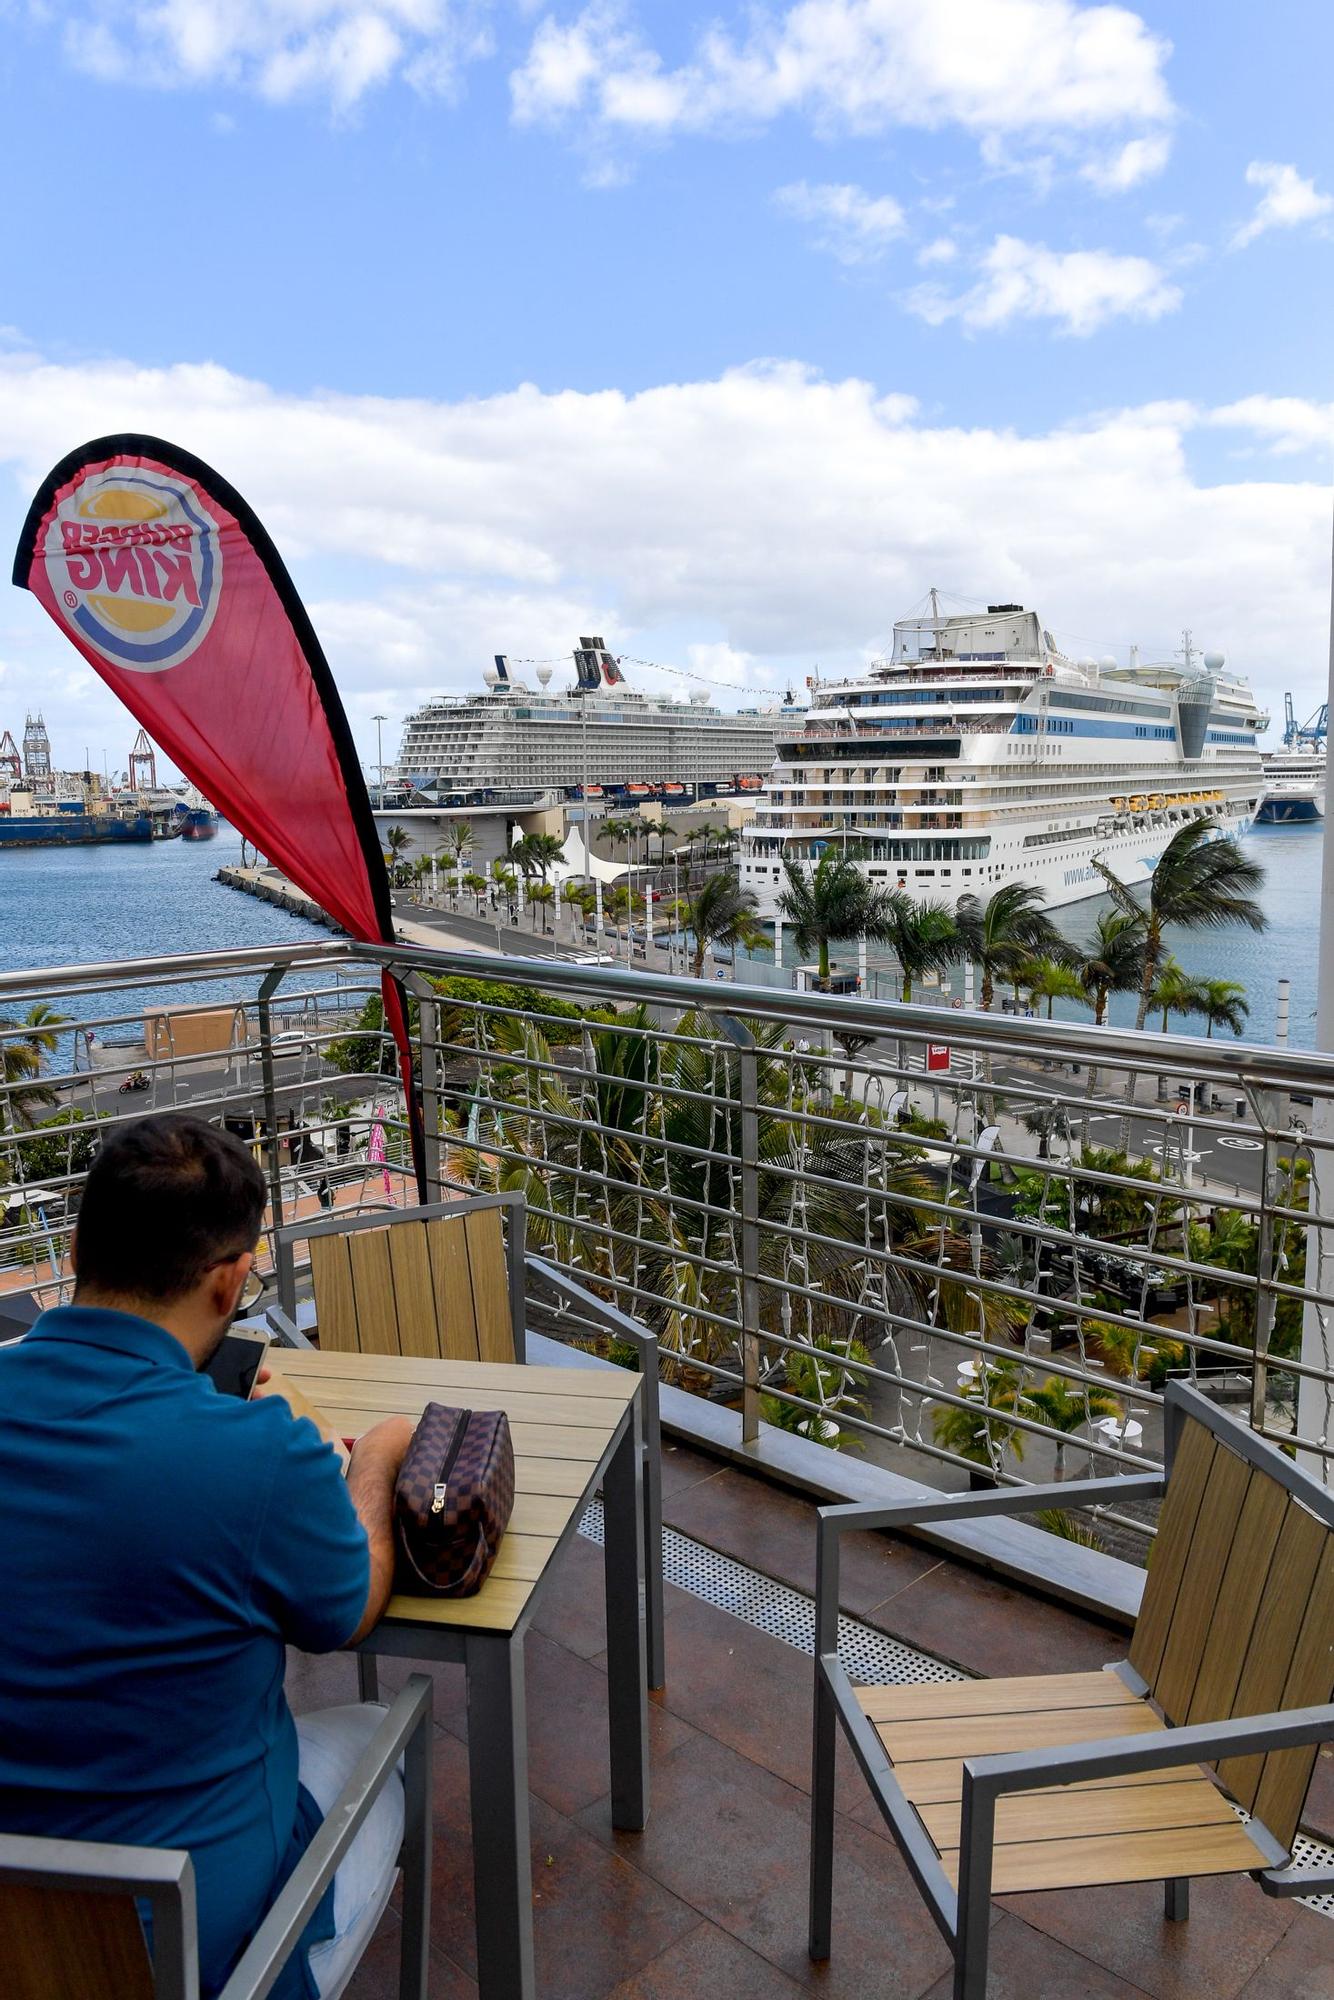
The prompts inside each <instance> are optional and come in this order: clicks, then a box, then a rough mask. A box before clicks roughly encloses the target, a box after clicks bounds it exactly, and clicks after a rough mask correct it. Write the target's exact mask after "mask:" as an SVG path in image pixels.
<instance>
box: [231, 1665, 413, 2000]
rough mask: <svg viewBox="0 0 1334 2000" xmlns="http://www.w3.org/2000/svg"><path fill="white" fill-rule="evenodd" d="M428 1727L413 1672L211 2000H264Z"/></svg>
mask: <svg viewBox="0 0 1334 2000" xmlns="http://www.w3.org/2000/svg"><path fill="white" fill-rule="evenodd" d="M430 1728H431V1683H430V1680H429V1679H428V1678H427V1676H426V1675H425V1674H413V1676H412V1678H411V1679H410V1680H409V1682H408V1684H407V1686H406V1687H405V1688H404V1689H403V1692H402V1694H400V1695H399V1697H398V1699H397V1700H396V1701H395V1703H394V1705H393V1707H392V1708H391V1709H390V1710H389V1712H388V1713H387V1715H386V1716H385V1719H384V1721H383V1722H382V1723H381V1724H380V1726H379V1728H378V1729H377V1730H376V1732H375V1734H374V1736H372V1738H371V1740H370V1742H369V1743H368V1744H367V1745H366V1748H365V1749H364V1750H363V1752H362V1754H361V1756H360V1757H359V1758H358V1759H357V1762H356V1766H355V1768H354V1769H353V1771H352V1775H351V1776H350V1777H349V1779H348V1781H347V1783H346V1784H345V1785H344V1787H343V1789H342V1791H341V1792H340V1793H339V1794H338V1797H337V1798H336V1799H335V1800H334V1802H333V1804H332V1806H331V1807H330V1808H329V1811H328V1813H327V1814H326V1815H325V1817H324V1819H323V1821H322V1822H321V1824H320V1826H319V1828H318V1830H317V1832H316V1834H315V1836H314V1838H313V1840H312V1841H311V1843H310V1846H309V1847H308V1848H307V1849H306V1851H305V1853H304V1854H303V1855H302V1857H301V1859H300V1861H299V1862H298V1863H297V1865H296V1867H295V1868H294V1869H293V1870H292V1873H291V1874H290V1875H289V1876H288V1878H287V1881H286V1882H285V1884H284V1885H283V1888H282V1890H281V1892H280V1894H279V1896H278V1898H277V1900H276V1902H275V1903H274V1905H273V1907H272V1909H271V1910H270V1911H269V1913H268V1915H267V1916H266V1917H265V1919H264V1921H263V1923H262V1924H261V1925H260V1927H259V1929H258V1930H257V1931H256V1932H255V1935H254V1937H253V1938H252V1939H251V1940H250V1943H249V1944H248V1945H247V1946H246V1949H245V1951H244V1952H243V1953H242V1955H241V1958H240V1960H239V1961H238V1963H237V1966H236V1969H235V1971H234V1972H233V1973H232V1976H231V1978H230V1979H229V1980H228V1981H227V1984H226V1985H225V1986H224V1987H223V1988H222V1990H221V1992H220V1993H219V1995H218V2000H264V1995H265V1994H266V1993H268V1992H269V1991H270V1989H271V1988H272V1986H273V1983H274V1981H275V1980H276V1979H277V1977H278V1975H279V1973H280V1972H281V1971H282V1968H283V1966H284V1964H285V1963H286V1961H287V1959H288V1958H289V1957H290V1956H291V1953H292V1951H293V1949H294V1948H295V1946H296V1943H297V1940H298V1939H299V1938H300V1936H301V1933H302V1931H303V1930H304V1929H305V1928H306V1925H307V1924H308V1923H309V1922H310V1919H311V1917H312V1916H313V1914H314V1912H315V1908H316V1905H317V1904H318V1903H319V1900H320V1897H321V1896H322V1895H323V1894H324V1891H325V1889H326V1888H327V1887H328V1885H329V1883H330V1882H331V1881H332V1879H333V1876H334V1873H335V1870H336V1869H337V1867H338V1865H339V1863H340V1862H341V1861H342V1860H343V1858H344V1856H345V1855H346V1853H347V1851H348V1848H349V1847H350V1846H351V1845H352V1842H353V1841H354V1840H355V1838H356V1836H357V1834H358V1833H359V1832H360V1830H361V1826H362V1823H363V1821H364V1820H365V1818H366V1815H367V1813H368V1812H369V1811H370V1809H371V1807H372V1806H373V1805H374V1803H375V1800H376V1798H377V1797H378V1796H379V1794H380V1792H381V1791H382V1790H383V1789H384V1786H385V1784H386V1782H387V1780H388V1778H389V1776H390V1773H391V1772H392V1771H393V1770H394V1769H395V1767H396V1765H397V1763H398V1760H399V1758H400V1757H401V1756H402V1754H403V1752H404V1750H405V1748H406V1746H407V1744H408V1743H409V1741H410V1740H411V1739H412V1738H413V1737H414V1736H416V1734H417V1732H418V1731H419V1730H425V1731H427V1732H428V1733H429V1731H430Z"/></svg>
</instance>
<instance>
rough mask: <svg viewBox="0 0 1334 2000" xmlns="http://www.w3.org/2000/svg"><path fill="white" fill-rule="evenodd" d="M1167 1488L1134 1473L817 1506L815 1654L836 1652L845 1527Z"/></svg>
mask: <svg viewBox="0 0 1334 2000" xmlns="http://www.w3.org/2000/svg"><path fill="white" fill-rule="evenodd" d="M1166 1489H1167V1475H1166V1473H1164V1472H1136V1473H1131V1474H1129V1475H1127V1477H1125V1478H1124V1479H1118V1478H1115V1477H1113V1478H1108V1479H1068V1480H1063V1481H1062V1482H1061V1483H1060V1484H1059V1485H1054V1486H1004V1487H998V1488H997V1489H996V1490H995V1491H994V1492H991V1493H946V1494H941V1495H939V1496H937V1495H934V1494H922V1495H920V1496H919V1497H917V1498H916V1499H913V1500H902V1501H900V1502H898V1504H897V1505H896V1506H893V1507H878V1506H877V1505H876V1504H875V1502H874V1501H866V1500H858V1501H853V1502H851V1503H849V1504H846V1505H842V1506H837V1507H821V1508H820V1510H819V1527H818V1529H817V1530H816V1533H817V1537H818V1541H817V1551H816V1565H815V1630H816V1646H815V1650H816V1652H817V1653H828V1652H832V1651H834V1650H835V1649H836V1646H837V1634H838V1538H839V1536H840V1535H842V1534H845V1533H846V1532H847V1531H848V1529H849V1528H865V1529H871V1528H926V1527H930V1526H931V1525H932V1523H933V1522H936V1521H969V1520H975V1519H977V1518H979V1517H980V1516H983V1515H987V1514H1033V1513H1037V1512H1038V1511H1039V1510H1040V1509H1041V1508H1043V1507H1060V1508H1063V1509H1069V1508H1072V1507H1096V1506H1098V1505H1100V1504H1101V1503H1102V1502H1103V1501H1106V1500H1111V1499H1117V1500H1151V1499H1157V1498H1158V1497H1159V1496H1160V1495H1161V1494H1162V1493H1164V1492H1165V1491H1166Z"/></svg>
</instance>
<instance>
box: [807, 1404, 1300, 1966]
mask: <svg viewBox="0 0 1334 2000" xmlns="http://www.w3.org/2000/svg"><path fill="white" fill-rule="evenodd" d="M1166 1418H1167V1440H1166V1462H1167V1469H1166V1471H1165V1472H1164V1473H1162V1474H1147V1475H1144V1476H1140V1475H1136V1476H1134V1477H1129V1478H1123V1479H1121V1478H1117V1479H1098V1480H1084V1481H1078V1482H1076V1481H1070V1482H1067V1483H1066V1484H1063V1485H1059V1486H1050V1487H1045V1488H1044V1487H1037V1488H1035V1487H1028V1488H1008V1489H1006V1490H1004V1491H1000V1492H995V1493H979V1494H970V1495H967V1496H960V1497H958V1498H954V1497H951V1498H942V1499H940V1500H927V1501H919V1502H916V1503H913V1504H910V1505H907V1506H902V1507H887V1508H885V1507H874V1506H871V1507H867V1506H860V1505H858V1506H850V1507H827V1508H823V1509H822V1510H821V1515H820V1529H819V1564H818V1580H817V1589H816V1671H815V1750H814V1774H813V1782H812V1846H811V1911H810V1954H811V1957H812V1958H813V1959H816V1960H820V1959H825V1958H827V1957H828V1956H829V1951H830V1926H831V1903H832V1883H833V1873H832V1871H833V1833H834V1752H835V1745H836V1731H837V1728H838V1726H839V1725H841V1726H842V1728H843V1730H844V1732H845V1734H846V1735H847V1737H848V1739H849V1741H850V1743H851V1745H852V1748H853V1752H854V1754H855V1756H856V1758H857V1761H858V1763H859V1764H860V1766H861V1769H862V1771H863V1773H864V1775H865V1777H866V1779H867V1782H868V1783H869V1785H870V1787H871V1790H872V1793H873V1794H874V1796H875V1800H876V1803H877V1805H878V1806H879V1808H880V1811H881V1812H882V1814H883V1815H884V1817H885V1819H886V1821H887V1822H888V1824H889V1827H890V1830H891V1831H892V1833H893V1834H894V1837H895V1839H896V1840H897V1842H898V1844H899V1847H900V1848H901V1850H902V1852H903V1855H904V1857H905V1859H906V1861H907V1863H908V1866H909V1868H910V1869H911V1871H912V1874H913V1876H914V1878H915V1880H916V1882H917V1886H918V1888H919V1890H920V1891H921V1894H922V1896H923V1897H924V1898H925V1900H926V1902H927V1904H928V1906H929V1908H930V1910H931V1913H932V1915H933V1917H934V1918H935V1921H936V1923H937V1924H938V1925H939V1927H940V1929H941V1931H942V1933H943V1934H944V1936H945V1938H946V1940H947V1942H948V1943H949V1944H950V1946H951V1948H952V1950H953V1953H954V1964H955V1974H954V1993H955V2000H983V1996H984V1994H985V1992H986V1982H987V1945H988V1929H989V1925H990V1921H991V1909H990V1898H991V1896H992V1895H993V1894H996V1895H1006V1894H1010V1893H1013V1892H1015V1891H1019V1890H1029V1889H1074V1888H1081V1887H1088V1886H1092V1885H1094V1884H1103V1883H1114V1882H1142V1881H1154V1880H1158V1879H1161V1880H1162V1881H1163V1882H1164V1883H1165V1886H1166V1915H1167V1916H1168V1917H1169V1918H1172V1919H1177V1920H1181V1919H1184V1918H1185V1917H1186V1916H1187V1914H1188V1890H1189V1880H1190V1877H1191V1876H1192V1875H1220V1874H1233V1873H1238V1872H1241V1873H1247V1874H1250V1875H1253V1876H1254V1877H1255V1878H1256V1879H1257V1880H1258V1881H1259V1883H1260V1886H1261V1887H1262V1888H1263V1889H1264V1890H1265V1891H1266V1892H1267V1893H1268V1894H1270V1895H1273V1896H1293V1895H1309V1894H1312V1893H1316V1892H1318V1891H1320V1890H1322V1889H1328V1888H1331V1887H1334V1871H1331V1872H1328V1873H1321V1872H1317V1871H1313V1870H1306V1871H1303V1870H1301V1869H1298V1868H1295V1867H1293V1866H1292V1865H1291V1855H1292V1846H1293V1839H1294V1836H1295V1834H1296V1831H1297V1826H1298V1821H1299V1818H1300V1815H1301V1812H1302V1808H1303V1806H1304V1804H1305V1801H1306V1792H1307V1787H1308V1785H1309V1783H1310V1778H1311V1772H1312V1770H1313V1768H1314V1765H1315V1758H1316V1752H1317V1746H1318V1745H1319V1743H1321V1742H1322V1741H1325V1740H1327V1739H1330V1738H1334V1705H1331V1704H1332V1703H1334V1493H1331V1492H1330V1491H1329V1490H1328V1489H1327V1488H1325V1487H1322V1486H1319V1485H1317V1484H1316V1483H1315V1481H1314V1480H1312V1479H1310V1478H1308V1477H1307V1476H1306V1474H1305V1473H1303V1472H1302V1471H1300V1470H1299V1469H1298V1468H1297V1466H1295V1465H1294V1464H1293V1463H1292V1461H1291V1460H1289V1459H1288V1458H1286V1457H1285V1456H1284V1455H1283V1454H1282V1453H1281V1452H1279V1451H1276V1450H1275V1449H1274V1447H1273V1446H1272V1445H1269V1444H1267V1443H1266V1442H1265V1441H1264V1440H1262V1439H1260V1438H1257V1437H1256V1436H1255V1435H1254V1433H1253V1432H1251V1431H1250V1430H1248V1429H1247V1428H1246V1427H1245V1426H1244V1425H1241V1424H1239V1423H1237V1422H1236V1420H1235V1419H1234V1418H1232V1417H1230V1416H1227V1415H1225V1414H1224V1413H1223V1412H1222V1411H1221V1410H1219V1409H1218V1408H1216V1407H1215V1405H1214V1404H1212V1403H1211V1402H1209V1401H1208V1400H1207V1399H1206V1398H1205V1397H1204V1396H1202V1395H1201V1394H1199V1392H1198V1391H1197V1390H1194V1389H1191V1388H1188V1387H1187V1386H1186V1385H1185V1384H1183V1383H1172V1384H1170V1385H1169V1387H1168V1390H1167V1396H1166ZM1146 1495H1165V1497H1164V1498H1163V1505H1162V1510H1161V1514H1160V1518H1159V1527H1158V1536H1157V1540H1156V1542H1155V1544H1154V1550H1153V1559H1152V1561H1151V1563H1150V1565H1149V1570H1148V1575H1147V1578H1146V1580H1145V1586H1144V1596H1143V1600H1142V1604H1141V1608H1140V1614H1139V1619H1138V1622H1137V1624H1136V1626H1135V1634H1134V1638H1133V1640H1132V1642H1131V1646H1130V1651H1129V1655H1128V1657H1127V1658H1126V1659H1125V1660H1122V1661H1119V1662H1118V1663H1116V1664H1115V1665H1112V1666H1109V1667H1107V1668H1104V1669H1103V1670H1102V1671H1101V1672H1096V1673H1073V1674H1051V1675H1036V1676H1023V1677H1021V1678H1018V1679H1014V1680H994V1681H986V1680H970V1681H960V1682H957V1683H954V1684H952V1685H949V1686H938V1685H933V1686H921V1687H906V1688H905V1687H854V1686H853V1685H852V1683H851V1681H850V1680H849V1678H848V1676H847V1674H846V1673H845V1671H844V1670H843V1668H842V1667H841V1666H840V1664H839V1659H838V1538H839V1536H840V1535H841V1534H843V1533H845V1532H846V1531H847V1530H848V1529H850V1528H857V1529H866V1528H905V1527H912V1526H917V1527H924V1526H928V1525H930V1524H931V1523H933V1522H937V1521H951V1520H967V1519H972V1518H973V1517H975V1516H977V1515H979V1514H1014V1513H1024V1514H1029V1513H1032V1512H1033V1511H1034V1510H1035V1509H1036V1508H1040V1507H1049V1506H1057V1505H1059V1506H1061V1507H1063V1508H1070V1507H1078V1506H1089V1505H1092V1504H1095V1503H1097V1502H1100V1501H1106V1500H1108V1499H1113V1498H1114V1499H1116V1500H1118V1501H1124V1500H1127V1499H1130V1498H1132V1497H1135V1496H1139V1497H1143V1496H1146ZM1237 1807H1240V1808H1242V1810H1243V1811H1244V1813H1245V1814H1246V1815H1247V1817H1246V1818H1244V1819H1243V1818H1242V1817H1241V1815H1240V1814H1239V1813H1238V1811H1237V1810H1236V1809H1235V1808H1237Z"/></svg>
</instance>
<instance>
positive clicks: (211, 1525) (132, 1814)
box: [0, 1306, 370, 2000]
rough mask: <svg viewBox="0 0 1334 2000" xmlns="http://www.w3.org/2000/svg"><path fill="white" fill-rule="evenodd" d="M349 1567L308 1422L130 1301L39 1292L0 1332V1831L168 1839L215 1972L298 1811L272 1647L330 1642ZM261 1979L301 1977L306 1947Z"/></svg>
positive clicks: (343, 1519)
mask: <svg viewBox="0 0 1334 2000" xmlns="http://www.w3.org/2000/svg"><path fill="white" fill-rule="evenodd" d="M369 1582H370V1555H369V1550H368V1547H367V1543H366V1536H365V1532H364V1530H363V1529H362V1527H361V1524H360V1522H359V1521H358V1519H357V1516H356V1512H355V1510H354V1509H353V1506H352V1503H351V1500H350V1499H349V1497H348V1493H347V1488H346V1486H345V1484H344V1482H343V1479H342V1476H341V1474H340V1471H339V1466H338V1461H337V1458H336V1457H335V1455H334V1453H333V1452H332V1451H331V1450H330V1448H329V1447H328V1445H327V1444H325V1443H324V1441H323V1440H322V1439H321V1437H320V1435H319V1433H318V1432H317V1430H316V1429H315V1426H314V1425H313V1424H312V1423H310V1422H308V1421H307V1420H306V1419H304V1418H296V1419H294V1418H293V1417H292V1415H291V1413H290V1411H289V1410H288V1408H287V1406H286V1405H285V1404H284V1403H282V1402H280V1401H279V1400H278V1399H277V1398H276V1397H273V1398H262V1399H260V1400H259V1401H257V1402H254V1403H243V1402H241V1401H240V1400H239V1399H238V1398H236V1397H234V1396H224V1395H221V1394H220V1393H219V1392H218V1391H217V1390H216V1389H215V1388H214V1386H213V1384H212V1382H211V1381H210V1380H209V1379H208V1377H207V1376H206V1375H197V1374H196V1373H195V1370H194V1366H193V1364H192V1362H191V1360H190V1357H189V1355H188V1354H187V1353H186V1350H185V1349H184V1347H182V1346H181V1344H180V1342H179V1341H177V1340H176V1339H174V1338H173V1336H172V1335H171V1334H169V1333H167V1332H165V1331H164V1329H163V1328H162V1327H160V1326H154V1325H153V1324H152V1323H151V1322H150V1321H148V1320H143V1319H137V1318H134V1317H132V1316H130V1315H129V1314H126V1313H115V1312H103V1311H101V1310H99V1309H95V1308H91V1307H84V1306H62V1307H60V1308H58V1309H57V1310H55V1311H53V1312H48V1313H44V1314H43V1315H42V1317H41V1318H40V1319H39V1320H37V1322H36V1323H35V1325H34V1326H33V1327H32V1329H31V1331H30V1332H29V1333H28V1334H27V1335H26V1337H25V1338H24V1339H23V1340H21V1341H19V1342H18V1343H16V1344H14V1345H12V1346H9V1347H5V1348H3V1349H0V1606H3V1607H4V1615H3V1619H0V1831H3V1832H6V1833H30V1834H47V1835H67V1836H73V1837H74V1838H76V1839H86V1840H111V1841H125V1842H129V1843H131V1844H133V1845H138V1846H151V1847H184V1848H188V1849H189V1851H190V1854H191V1857H192V1859H193V1862H194V1868H195V1881H196V1891H197V1896H198V1909H199V1957H200V1974H201V1983H202V1987H203V1991H204V1993H205V1994H206V1995H207V1994H211V1993H213V1992H215V1991H216V1990H217V1989H218V1988H219V1987H220V1986H221V1985H222V1984H223V1982H224V1981H225V1979H226V1977H227V1975H228V1973H229V1972H230V1970H231V1968H232V1965H233V1964H234V1963H235V1960H236V1959H237V1957H238V1956H239V1954H240V1952H241V1950H242V1949H243V1948H244V1946H245V1944H246V1943H247V1942H248V1941H249V1939H250V1937H251V1936H252V1934H253V1932H254V1930H255V1928H256V1926H257V1925H258V1923H259V1922H260V1919H261V1918H262V1917H263V1915H264V1913H265V1911H266V1909H267V1908H268V1906H269V1905H270V1903H271V1902H272V1900H273V1897H274V1896H275V1895H276V1893H277V1891H278V1889H279V1888H280V1887H281V1886H282V1883H283V1882H284V1881H285V1880H286V1878H287V1875H288V1874H289V1873H290V1871H291V1869H292V1868H293V1867H294V1866H295V1864H296V1862H297V1861H298V1860H299V1858H300V1856H301V1854H302V1852H303V1851H304V1849H305V1846H306V1844H307V1842H308V1841H309V1839H310V1837H311V1834H312V1833H313V1832H314V1829H315V1827H316V1826H317V1825H318V1823H319V1813H318V1810H317V1809H316V1807H315V1804H314V1801H313V1800H312V1799H311V1798H310V1795H309V1794H308V1793H307V1792H305V1791H303V1790H302V1788H301V1787H300V1786H299V1784H298V1781H297V1740H296V1729H295V1725H294V1724H293V1721H292V1716H291V1712H290V1710H289V1709H288V1706H287V1702H286V1699H285V1698H284V1694H283V1668H284V1647H285V1646H286V1645H293V1646H299V1647H301V1648H302V1649H303V1650H304V1651H306V1652H311V1653H320V1652H329V1651H332V1650H333V1649H334V1648H335V1647H338V1646H341V1645H343V1644H345V1643H346V1641H347V1640H348V1639H349V1638H350V1637H351V1635H352V1633H353V1632H354V1631H355V1630H356V1627H357V1623H358V1621H359V1619H360V1617H361V1614H362V1612H363V1610H364V1609H365V1604H366V1594H367V1590H368V1588H369ZM329 1900H330V1899H329V1898H327V1897H326V1899H325V1905H324V1906H322V1911H321V1913H317V1917H316V1919H314V1920H313V1921H312V1925H311V1928H310V1929H309V1930H308V1931H307V1934H306V1938H305V1940H304V1943H305V1945H306V1946H307V1947H308V1946H309V1945H310V1944H312V1943H314V1942H315V1941H316V1939H317V1938H318V1937H319V1936H326V1937H327V1936H329V1935H331V1933H332V1924H331V1920H330V1917H329ZM273 1991H274V1993H275V1994H280V1995H282V1996H283V2000H309V1996H312V1995H313V1994H314V1992H315V1987H314V1982H313V1981H312V1979H311V1977H310V1973H309V1969H308V1967H307V1965H306V1962H305V1950H304V1949H303V1950H301V1951H299V1952H298V1953H297V1954H296V1955H295V1957H294V1958H293V1960H292V1961H291V1962H290V1964H289V1968H288V1970H287V1972H286V1973H285V1974H284V1976H283V1978H282V1979H281V1980H280V1982H279V1984H278V1985H277V1986H275V1987H274V1989H273Z"/></svg>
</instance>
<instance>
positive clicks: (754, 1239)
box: [718, 1014, 760, 1444]
mask: <svg viewBox="0 0 1334 2000" xmlns="http://www.w3.org/2000/svg"><path fill="white" fill-rule="evenodd" d="M718 1025H719V1027H720V1028H721V1029H722V1031H723V1033H724V1034H725V1035H726V1036H727V1039H728V1041H729V1042H731V1043H732V1045H733V1046H734V1048H735V1049H736V1051H737V1068H738V1071H739V1074H740V1096H741V1158H740V1161H739V1165H740V1168H741V1442H742V1443H743V1444H754V1443H755V1442H756V1440H757V1439H758V1437H759V1435H760V1079H759V1062H758V1060H757V1058H756V1054H755V1038H754V1036H753V1035H752V1034H751V1032H750V1030H749V1028H747V1027H746V1025H745V1023H744V1022H743V1021H738V1020H737V1019H736V1018H735V1016H734V1015H731V1014H722V1015H719V1017H718Z"/></svg>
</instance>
